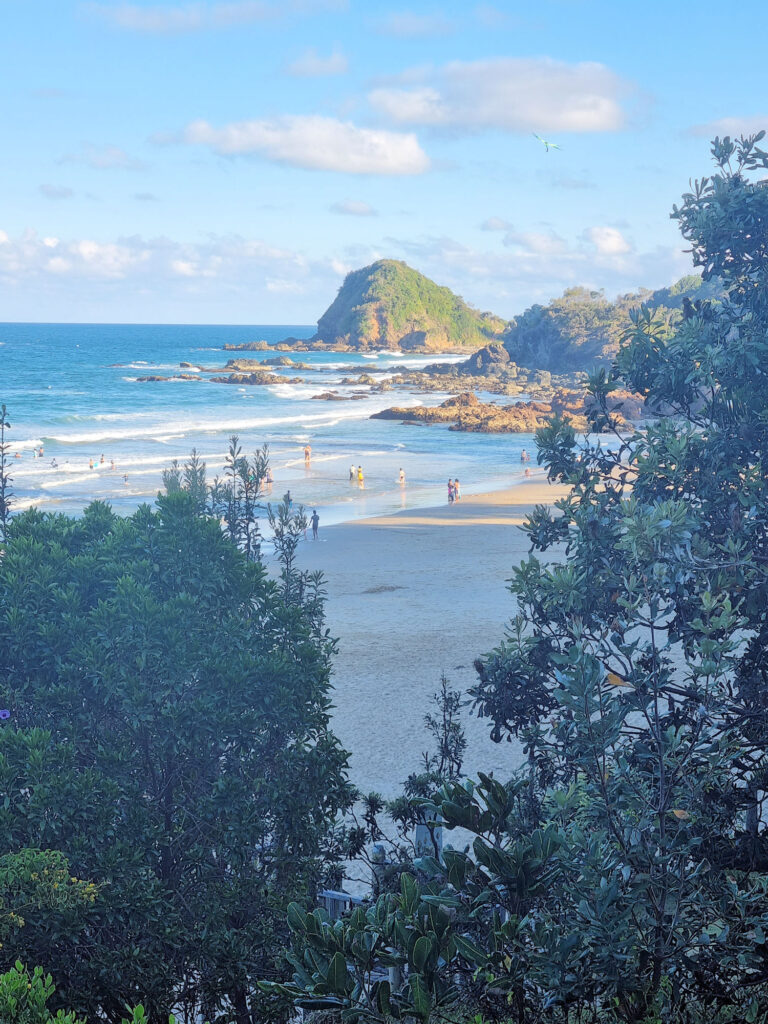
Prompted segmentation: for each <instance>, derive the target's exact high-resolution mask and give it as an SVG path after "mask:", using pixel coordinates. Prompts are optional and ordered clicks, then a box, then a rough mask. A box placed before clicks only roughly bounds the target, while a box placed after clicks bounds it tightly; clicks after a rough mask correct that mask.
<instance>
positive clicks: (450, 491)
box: [448, 477, 453, 505]
mask: <svg viewBox="0 0 768 1024" xmlns="http://www.w3.org/2000/svg"><path fill="white" fill-rule="evenodd" d="M448 504H449V505H452V504H453V480H451V479H450V477H449V478H448Z"/></svg>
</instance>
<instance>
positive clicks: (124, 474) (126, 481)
mask: <svg viewBox="0 0 768 1024" xmlns="http://www.w3.org/2000/svg"><path fill="white" fill-rule="evenodd" d="M123 485H124V486H125V487H127V486H128V474H127V473H123Z"/></svg>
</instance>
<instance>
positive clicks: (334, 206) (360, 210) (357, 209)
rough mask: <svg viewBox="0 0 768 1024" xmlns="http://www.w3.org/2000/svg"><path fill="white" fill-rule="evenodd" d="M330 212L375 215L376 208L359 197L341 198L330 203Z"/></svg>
mask: <svg viewBox="0 0 768 1024" xmlns="http://www.w3.org/2000/svg"><path fill="white" fill-rule="evenodd" d="M330 210H331V213H343V214H346V215H347V216H349V217H376V216H377V215H378V210H374V208H373V207H372V206H370V205H369V204H368V203H364V202H363V201H362V200H360V199H342V200H340V201H339V202H338V203H331V206H330Z"/></svg>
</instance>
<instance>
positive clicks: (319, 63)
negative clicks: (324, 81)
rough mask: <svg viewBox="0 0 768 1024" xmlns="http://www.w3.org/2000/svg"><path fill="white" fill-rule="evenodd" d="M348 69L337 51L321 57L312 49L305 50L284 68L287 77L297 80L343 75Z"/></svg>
mask: <svg viewBox="0 0 768 1024" xmlns="http://www.w3.org/2000/svg"><path fill="white" fill-rule="evenodd" d="M348 69H349V61H348V60H347V58H346V57H345V56H344V54H343V53H341V52H340V51H339V50H334V51H333V53H331V54H329V56H327V57H321V56H320V54H319V53H318V52H317V50H316V49H314V47H311V48H310V49H309V50H306V51H305V52H304V53H303V54H302V55H301V56H300V57H297V58H296V60H294V61H291V63H290V64H289V65H288V67H287V68H286V71H287V72H288V74H289V75H295V76H296V77H297V78H323V77H326V76H330V75H343V74H344V73H345V72H346V71H347V70H348Z"/></svg>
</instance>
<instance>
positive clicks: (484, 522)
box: [299, 478, 564, 797]
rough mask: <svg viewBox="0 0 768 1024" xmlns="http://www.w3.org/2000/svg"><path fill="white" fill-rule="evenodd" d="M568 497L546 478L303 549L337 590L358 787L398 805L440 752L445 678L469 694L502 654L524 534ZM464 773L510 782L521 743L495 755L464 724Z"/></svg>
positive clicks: (339, 692) (469, 719) (334, 608)
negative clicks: (431, 730) (435, 703)
mask: <svg viewBox="0 0 768 1024" xmlns="http://www.w3.org/2000/svg"><path fill="white" fill-rule="evenodd" d="M563 493H564V490H563V489H562V488H558V487H554V486H550V485H548V484H547V483H546V481H543V480H542V479H541V478H538V479H532V480H530V481H526V482H524V483H520V484H518V485H516V486H515V487H513V488H511V489H509V490H505V491H498V492H494V493H492V494H479V495H474V496H472V497H467V498H464V499H462V501H461V502H459V503H457V504H455V505H453V506H448V505H447V504H446V505H445V506H442V507H438V508H427V509H415V510H408V511H403V512H399V513H396V514H394V515H390V516H386V517H381V518H377V519H366V520H360V521H357V522H354V523H345V524H341V525H337V526H331V527H327V528H323V526H322V521H321V526H320V532H319V538H318V540H317V541H312V540H309V541H308V542H307V543H306V544H303V545H302V546H301V549H300V554H299V563H300V565H301V567H302V568H305V569H321V570H322V571H323V572H324V574H325V576H326V580H327V588H328V603H327V617H328V626H329V628H330V630H331V635H332V636H335V637H338V640H339V649H338V653H337V655H336V657H335V659H334V673H333V683H334V687H335V695H334V704H335V708H334V711H333V719H334V721H333V728H334V731H335V733H336V735H337V736H338V737H339V739H340V740H341V742H342V744H343V745H344V746H345V747H346V749H347V750H349V751H350V752H351V755H352V756H351V776H352V781H353V782H354V783H355V785H357V786H358V787H359V788H360V789H361V790H363V791H364V792H369V791H371V790H375V791H377V792H380V793H382V794H383V795H384V796H386V797H392V796H394V795H395V794H396V793H397V792H398V790H399V786H400V783H402V781H403V780H404V779H405V778H406V776H407V775H408V773H409V772H411V771H414V770H417V769H418V768H419V766H420V763H421V753H422V751H423V750H425V749H427V748H428V747H429V746H430V742H429V738H428V736H427V734H426V732H425V730H424V723H423V720H424V715H425V714H426V713H427V711H429V710H431V707H430V697H431V695H432V694H434V693H435V692H436V691H437V690H438V689H439V685H440V676H441V673H443V672H444V673H445V675H446V676H447V677H448V679H449V681H450V683H451V685H452V686H453V687H454V688H456V689H461V690H466V689H467V688H468V687H469V686H471V685H472V684H473V682H474V681H475V672H474V669H473V667H472V663H473V661H474V659H475V658H477V657H478V656H480V655H482V654H484V653H485V652H487V651H489V650H491V649H492V648H493V647H495V646H496V645H497V644H498V643H499V642H500V641H501V639H502V638H503V635H504V629H505V626H506V624H507V623H508V621H509V619H510V617H511V615H512V614H513V613H514V604H513V600H512V597H511V595H510V594H509V592H508V590H507V583H506V581H507V580H508V579H509V577H510V575H511V571H512V568H513V567H514V566H516V565H519V563H520V562H521V561H522V560H523V559H524V558H526V557H527V554H528V543H527V538H526V537H525V535H524V533H523V532H522V530H520V529H518V527H519V526H520V524H521V523H522V522H523V521H524V519H525V516H526V515H527V514H528V513H529V512H530V511H532V509H533V508H534V506H535V505H537V504H550V503H551V502H553V501H555V500H556V499H557V498H558V497H560V496H561V495H562V494H563ZM464 725H465V728H466V732H467V738H468V740H469V748H468V751H467V758H466V762H465V770H466V772H467V774H469V775H470V776H472V775H473V773H475V772H476V771H477V769H478V768H479V769H481V770H484V771H494V772H495V773H496V774H497V775H500V776H504V775H506V774H508V773H509V771H510V770H511V769H512V768H514V767H515V766H516V765H517V764H519V762H520V756H521V755H520V748H519V746H518V745H517V744H514V743H512V744H508V743H502V744H494V743H492V742H491V740H490V739H489V737H488V734H489V727H488V723H487V721H484V720H480V719H478V718H477V717H475V716H474V715H470V713H469V709H467V710H466V711H465V713H464Z"/></svg>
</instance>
